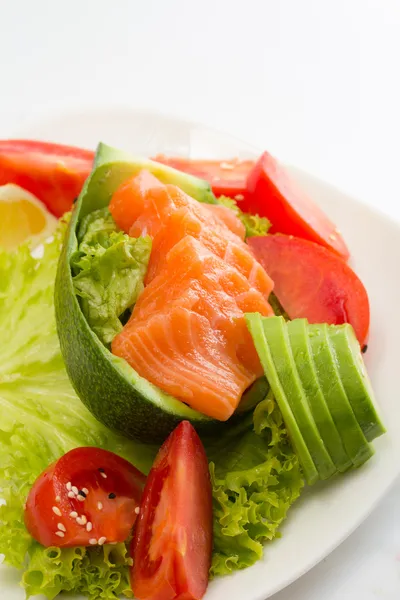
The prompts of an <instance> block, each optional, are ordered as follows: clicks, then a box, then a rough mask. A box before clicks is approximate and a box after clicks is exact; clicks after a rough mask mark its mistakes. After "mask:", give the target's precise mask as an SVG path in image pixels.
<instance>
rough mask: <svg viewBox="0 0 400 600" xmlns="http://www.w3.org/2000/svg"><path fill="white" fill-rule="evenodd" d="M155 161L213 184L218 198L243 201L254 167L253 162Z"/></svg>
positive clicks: (169, 159)
mask: <svg viewBox="0 0 400 600" xmlns="http://www.w3.org/2000/svg"><path fill="white" fill-rule="evenodd" d="M154 160H156V161H158V162H160V163H163V164H164V165H168V166H170V167H174V169H178V170H179V171H183V172H184V173H190V174H191V175H195V176H196V177H199V178H200V179H205V180H206V181H208V182H209V183H210V184H211V187H212V190H213V192H214V194H215V195H216V196H229V197H230V198H235V200H243V198H244V195H245V194H246V180H247V176H248V174H249V173H250V171H251V169H252V168H253V166H254V161H253V160H240V159H238V158H232V159H229V160H194V159H190V158H173V157H170V156H164V155H163V154H159V155H157V156H156V157H155V158H154Z"/></svg>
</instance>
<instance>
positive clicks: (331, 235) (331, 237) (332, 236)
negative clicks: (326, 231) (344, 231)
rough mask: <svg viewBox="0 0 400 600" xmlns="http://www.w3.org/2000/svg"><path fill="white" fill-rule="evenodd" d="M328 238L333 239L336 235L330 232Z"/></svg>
mask: <svg viewBox="0 0 400 600" xmlns="http://www.w3.org/2000/svg"><path fill="white" fill-rule="evenodd" d="M329 239H330V240H332V241H335V240H336V235H335V234H334V233H331V234H330V236H329Z"/></svg>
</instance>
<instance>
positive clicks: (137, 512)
mask: <svg viewBox="0 0 400 600" xmlns="http://www.w3.org/2000/svg"><path fill="white" fill-rule="evenodd" d="M135 513H136V514H137V515H138V514H139V513H140V508H139V507H138V506H137V507H136V508H135Z"/></svg>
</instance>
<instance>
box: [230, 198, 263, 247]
mask: <svg viewBox="0 0 400 600" xmlns="http://www.w3.org/2000/svg"><path fill="white" fill-rule="evenodd" d="M218 203H219V204H223V205H224V206H226V207H227V208H230V209H231V210H232V211H233V212H234V213H235V215H236V216H237V217H238V218H239V219H240V220H241V221H242V223H243V225H244V226H245V229H246V238H248V237H254V236H260V235H267V233H268V230H269V228H270V227H271V223H270V222H269V221H268V219H267V218H266V217H260V216H259V215H251V214H249V213H245V212H243V211H241V210H240V208H239V207H238V205H237V202H236V201H235V200H233V198H229V197H228V196H220V197H219V198H218Z"/></svg>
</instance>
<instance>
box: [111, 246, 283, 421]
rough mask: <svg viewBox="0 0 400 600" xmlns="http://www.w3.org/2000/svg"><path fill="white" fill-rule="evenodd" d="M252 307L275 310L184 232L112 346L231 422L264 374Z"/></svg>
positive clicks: (150, 376)
mask: <svg viewBox="0 0 400 600" xmlns="http://www.w3.org/2000/svg"><path fill="white" fill-rule="evenodd" d="M250 310H251V311H253V310H256V311H257V312H260V313H261V314H263V315H268V314H272V311H271V308H270V306H269V304H268V302H267V300H266V299H265V298H264V296H263V295H262V294H261V293H260V292H258V291H257V290H255V289H254V288H252V287H251V286H250V284H249V282H248V281H247V280H246V278H245V277H244V276H243V275H241V274H240V273H239V272H238V271H237V269H235V268H234V267H230V266H229V265H227V264H226V263H225V262H224V261H223V260H222V259H220V258H218V257H216V256H215V255H214V254H212V252H210V251H209V250H207V249H206V248H205V247H204V246H203V245H202V244H201V243H200V242H199V241H198V240H195V239H194V238H193V237H191V236H186V237H185V238H183V239H182V240H181V241H180V242H179V243H178V244H177V245H176V246H175V247H174V248H173V249H172V250H171V252H170V253H169V255H168V259H167V262H166V264H165V267H164V269H163V271H162V272H161V273H160V274H159V275H158V276H157V277H155V278H154V279H153V281H152V282H151V283H150V284H149V285H148V286H146V288H145V290H144V291H143V293H142V294H141V296H140V297H139V300H138V302H137V303H136V306H135V308H134V310H133V313H132V316H131V318H130V320H129V321H128V323H127V324H126V326H125V327H124V329H123V331H122V332H121V333H120V334H118V335H117V336H116V337H115V338H114V340H113V342H112V351H113V353H114V354H116V355H117V356H120V357H122V358H124V359H125V360H127V362H128V363H129V364H130V365H131V366H132V367H133V368H134V369H135V370H136V371H137V372H138V373H139V374H140V375H142V376H143V377H145V378H146V379H147V380H148V381H151V382H152V383H154V384H155V385H157V386H158V387H160V388H161V389H163V390H164V391H166V392H168V393H170V394H172V395H174V396H175V397H177V398H178V399H180V400H182V401H183V402H186V403H187V404H189V405H190V406H192V408H195V409H196V410H200V411H201V412H203V413H204V414H208V415H209V416H212V417H214V418H216V419H220V420H223V421H225V420H226V419H228V418H229V417H230V416H231V415H232V413H233V412H234V410H235V409H236V407H237V405H238V403H239V401H240V399H241V397H242V394H243V392H244V390H245V389H246V388H247V387H248V386H249V385H250V384H251V383H252V382H253V381H254V380H255V379H256V377H258V376H260V375H261V374H262V368H261V365H260V363H259V360H258V357H257V353H256V351H255V348H254V345H253V343H252V340H251V336H250V334H249V332H248V331H247V327H246V323H245V320H244V312H247V311H250ZM172 323H173V326H172Z"/></svg>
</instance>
